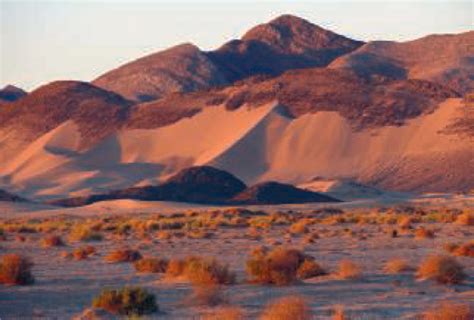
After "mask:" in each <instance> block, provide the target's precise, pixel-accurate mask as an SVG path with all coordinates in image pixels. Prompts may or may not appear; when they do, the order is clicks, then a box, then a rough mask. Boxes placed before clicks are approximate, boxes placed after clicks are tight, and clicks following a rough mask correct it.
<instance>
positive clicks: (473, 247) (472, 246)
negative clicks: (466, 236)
mask: <svg viewBox="0 0 474 320" xmlns="http://www.w3.org/2000/svg"><path fill="white" fill-rule="evenodd" d="M453 254H454V255H455V256H460V257H474V241H471V242H468V243H464V244H461V245H460V246H458V247H457V248H456V249H454V250H453Z"/></svg>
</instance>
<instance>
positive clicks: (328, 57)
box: [208, 15, 363, 82]
mask: <svg viewBox="0 0 474 320" xmlns="http://www.w3.org/2000/svg"><path fill="white" fill-rule="evenodd" d="M362 44H363V42H361V41H355V40H352V39H349V38H346V37H344V36H341V35H338V34H336V33H334V32H331V31H329V30H326V29H323V28H321V27H319V26H317V25H314V24H312V23H311V22H309V21H306V20H304V19H301V18H299V17H296V16H292V15H282V16H280V17H278V18H276V19H274V20H272V21H270V22H268V23H264V24H261V25H258V26H256V27H254V28H252V29H251V30H249V31H248V32H247V33H245V34H244V36H243V37H242V38H241V39H240V40H232V41H230V42H228V43H226V44H224V45H223V46H222V47H220V48H219V49H217V50H215V51H211V52H208V56H209V57H210V59H211V60H212V61H214V63H215V64H216V65H218V66H219V67H220V69H221V70H223V72H224V73H225V75H226V78H227V79H228V80H229V81H231V82H233V81H236V80H240V79H243V78H247V77H249V76H253V75H262V74H263V75H270V76H275V75H278V74H281V73H283V72H284V71H286V70H290V69H300V68H311V67H323V66H326V65H328V64H329V63H330V62H331V61H332V60H334V59H335V58H337V57H339V56H341V55H344V54H346V53H349V52H351V51H353V50H355V49H357V48H358V47H360V46H361V45H362Z"/></svg>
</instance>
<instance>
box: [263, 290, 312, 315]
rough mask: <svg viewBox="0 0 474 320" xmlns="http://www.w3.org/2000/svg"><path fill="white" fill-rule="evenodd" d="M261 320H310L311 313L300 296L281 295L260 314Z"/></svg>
mask: <svg viewBox="0 0 474 320" xmlns="http://www.w3.org/2000/svg"><path fill="white" fill-rule="evenodd" d="M260 319H261V320H290V319H295V320H311V319H313V315H312V313H311V309H310V307H309V306H308V305H307V304H306V301H305V300H304V299H303V298H301V297H297V296H296V297H283V298H279V299H276V300H274V301H272V302H270V303H269V304H268V305H267V306H265V309H264V311H263V313H262V315H261V316H260Z"/></svg>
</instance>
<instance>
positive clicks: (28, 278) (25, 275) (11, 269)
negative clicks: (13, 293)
mask: <svg viewBox="0 0 474 320" xmlns="http://www.w3.org/2000/svg"><path fill="white" fill-rule="evenodd" d="M32 267H33V263H32V262H31V260H30V259H29V258H27V257H24V256H21V255H18V254H7V255H4V256H3V257H2V259H1V261H0V283H2V284H4V285H28V284H32V283H34V281H35V279H34V277H33V275H32V273H31V268H32Z"/></svg>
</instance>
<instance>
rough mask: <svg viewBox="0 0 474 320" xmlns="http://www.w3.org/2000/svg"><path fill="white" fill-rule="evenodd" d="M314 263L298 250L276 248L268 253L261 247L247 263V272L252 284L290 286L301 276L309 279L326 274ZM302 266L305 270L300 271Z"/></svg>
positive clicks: (252, 254)
mask: <svg viewBox="0 0 474 320" xmlns="http://www.w3.org/2000/svg"><path fill="white" fill-rule="evenodd" d="M312 261H313V258H312V257H310V256H308V255H306V254H304V253H303V252H301V251H299V250H296V249H288V248H282V247H275V248H274V249H273V250H271V251H268V250H267V249H266V248H264V247H261V248H259V249H258V250H254V251H253V252H252V253H251V255H250V258H249V259H248V260H247V263H246V271H247V274H248V275H249V276H250V277H251V278H250V282H254V283H262V284H276V285H288V284H291V283H294V282H295V281H296V280H297V279H298V276H299V275H301V276H305V277H309V276H313V275H314V276H315V275H316V274H317V275H320V274H322V273H323V272H324V271H323V269H322V268H321V267H320V266H319V265H318V264H316V263H314V262H312ZM305 262H306V264H305ZM302 266H303V269H301V270H300V267H302ZM299 270H300V273H299V274H298V271H299Z"/></svg>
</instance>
